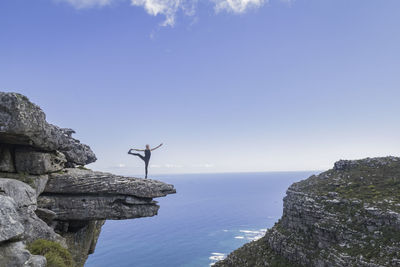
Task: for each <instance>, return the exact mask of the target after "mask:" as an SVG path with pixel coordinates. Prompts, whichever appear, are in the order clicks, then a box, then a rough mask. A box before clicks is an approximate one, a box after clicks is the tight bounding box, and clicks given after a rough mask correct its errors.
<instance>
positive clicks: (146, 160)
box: [129, 152, 150, 179]
mask: <svg viewBox="0 0 400 267" xmlns="http://www.w3.org/2000/svg"><path fill="white" fill-rule="evenodd" d="M129 154H131V155H134V156H138V157H139V158H141V159H142V160H143V161H144V170H145V173H146V176H145V178H146V179H147V167H149V161H150V159H149V158H145V157H143V156H142V155H140V154H139V153H131V152H129Z"/></svg>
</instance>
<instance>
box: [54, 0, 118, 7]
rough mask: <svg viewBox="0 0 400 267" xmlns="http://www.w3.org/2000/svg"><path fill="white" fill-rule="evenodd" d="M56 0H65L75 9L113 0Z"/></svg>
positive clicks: (108, 3) (99, 5)
mask: <svg viewBox="0 0 400 267" xmlns="http://www.w3.org/2000/svg"><path fill="white" fill-rule="evenodd" d="M56 1H58V2H67V3H68V4H70V5H72V6H73V7H75V8H77V9H82V8H91V7H103V6H107V5H110V4H111V3H112V2H115V0H56Z"/></svg>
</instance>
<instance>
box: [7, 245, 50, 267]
mask: <svg viewBox="0 0 400 267" xmlns="http://www.w3.org/2000/svg"><path fill="white" fill-rule="evenodd" d="M46 263H47V261H46V258H45V257H43V256H39V255H31V253H30V252H29V251H28V250H26V249H25V245H24V243H23V242H21V241H20V242H11V243H2V244H0V266H1V267H45V266H46Z"/></svg>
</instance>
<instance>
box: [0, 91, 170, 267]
mask: <svg viewBox="0 0 400 267" xmlns="http://www.w3.org/2000/svg"><path fill="white" fill-rule="evenodd" d="M73 133H75V132H74V131H73V130H72V129H68V128H60V127H58V126H55V125H52V124H49V123H48V122H47V121H46V116H45V114H44V112H43V111H42V110H41V109H40V108H39V107H38V106H37V105H35V104H33V103H31V102H30V101H29V99H28V98H27V97H25V96H23V95H20V94H17V93H4V92H0V215H1V216H0V267H14V266H15V267H20V266H26V267H27V266H30V267H44V266H46V258H45V257H43V256H39V255H31V253H30V252H29V251H28V250H27V249H26V245H28V244H30V243H32V242H34V241H35V240H38V239H45V240H50V241H54V242H57V243H59V244H60V245H61V246H63V247H64V248H67V249H68V250H69V251H70V253H71V254H72V257H73V260H74V262H75V265H76V266H83V265H84V263H85V261H86V259H87V256H88V254H90V253H93V251H94V248H95V246H96V242H97V238H98V236H99V234H100V231H101V226H102V225H103V224H104V220H107V219H112V220H120V219H131V218H140V217H149V216H154V215H156V214H157V212H158V209H159V206H158V205H157V202H156V201H154V200H153V199H154V198H157V197H164V196H166V195H168V194H173V193H175V192H176V191H175V189H174V187H173V185H170V184H165V183H163V182H160V181H156V180H150V179H146V180H143V179H138V178H133V177H124V176H118V175H114V174H110V173H102V172H95V171H92V170H89V169H86V168H85V167H84V165H86V164H89V163H92V162H94V161H95V160H96V156H95V154H94V153H93V151H92V150H91V149H90V147H89V146H87V145H85V144H82V143H80V142H79V140H76V139H74V138H73V137H72V134H73Z"/></svg>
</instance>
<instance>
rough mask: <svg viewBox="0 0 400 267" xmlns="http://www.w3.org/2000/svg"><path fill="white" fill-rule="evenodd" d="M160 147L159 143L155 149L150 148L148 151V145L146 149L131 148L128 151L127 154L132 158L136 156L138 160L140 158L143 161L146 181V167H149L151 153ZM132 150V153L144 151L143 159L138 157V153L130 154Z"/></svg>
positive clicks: (140, 156)
mask: <svg viewBox="0 0 400 267" xmlns="http://www.w3.org/2000/svg"><path fill="white" fill-rule="evenodd" d="M162 145H163V144H162V143H161V144H160V145H159V146H156V147H155V148H152V149H150V146H149V145H146V149H135V148H131V149H129V151H128V154H130V155H134V156H138V157H139V158H141V159H142V160H143V161H144V166H145V172H146V179H147V167H148V166H149V161H150V157H151V151H153V150H156V149H157V148H159V147H160V146H162ZM132 150H134V151H144V157H143V156H142V155H140V154H139V153H132Z"/></svg>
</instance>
